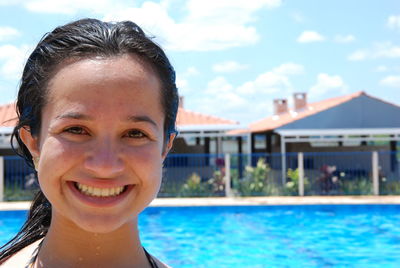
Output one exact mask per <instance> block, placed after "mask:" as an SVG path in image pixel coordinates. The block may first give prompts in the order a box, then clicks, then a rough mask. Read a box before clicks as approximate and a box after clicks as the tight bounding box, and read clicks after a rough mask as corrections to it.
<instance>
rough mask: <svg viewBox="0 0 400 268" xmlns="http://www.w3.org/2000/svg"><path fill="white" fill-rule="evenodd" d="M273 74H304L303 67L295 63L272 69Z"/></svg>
mask: <svg viewBox="0 0 400 268" xmlns="http://www.w3.org/2000/svg"><path fill="white" fill-rule="evenodd" d="M273 72H274V73H278V74H282V75H292V74H302V73H304V66H303V65H300V64H297V63H292V62H289V63H284V64H281V65H280V66H278V67H276V68H274V69H273Z"/></svg>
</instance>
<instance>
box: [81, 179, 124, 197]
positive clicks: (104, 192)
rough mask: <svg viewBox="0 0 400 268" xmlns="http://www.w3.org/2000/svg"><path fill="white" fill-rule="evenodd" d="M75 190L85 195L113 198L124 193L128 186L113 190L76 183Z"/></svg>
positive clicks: (113, 188)
mask: <svg viewBox="0 0 400 268" xmlns="http://www.w3.org/2000/svg"><path fill="white" fill-rule="evenodd" d="M74 186H75V188H76V189H77V190H78V191H79V192H81V193H82V194H84V195H87V196H94V197H112V196H118V195H120V194H122V193H124V192H125V191H126V190H127V188H128V186H127V185H125V186H120V187H112V188H97V187H93V186H89V185H85V184H82V183H79V182H74Z"/></svg>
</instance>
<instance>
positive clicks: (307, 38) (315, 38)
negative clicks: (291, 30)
mask: <svg viewBox="0 0 400 268" xmlns="http://www.w3.org/2000/svg"><path fill="white" fill-rule="evenodd" d="M324 40H325V37H324V36H322V35H321V34H319V33H317V32H315V31H304V32H302V33H301V34H300V36H299V37H298V38H297V42H299V43H311V42H321V41H324Z"/></svg>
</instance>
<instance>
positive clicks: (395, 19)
mask: <svg viewBox="0 0 400 268" xmlns="http://www.w3.org/2000/svg"><path fill="white" fill-rule="evenodd" d="M386 25H387V26H388V27H389V28H391V29H398V30H400V15H397V16H396V15H392V16H389V18H388V20H387V24H386Z"/></svg>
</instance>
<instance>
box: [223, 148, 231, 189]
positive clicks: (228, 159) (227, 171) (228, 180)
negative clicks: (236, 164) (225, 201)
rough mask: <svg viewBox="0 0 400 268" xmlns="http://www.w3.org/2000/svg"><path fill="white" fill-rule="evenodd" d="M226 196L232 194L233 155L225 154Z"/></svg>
mask: <svg viewBox="0 0 400 268" xmlns="http://www.w3.org/2000/svg"><path fill="white" fill-rule="evenodd" d="M224 181H225V196H228V197H230V196H232V188H231V155H230V154H225V180H224Z"/></svg>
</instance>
